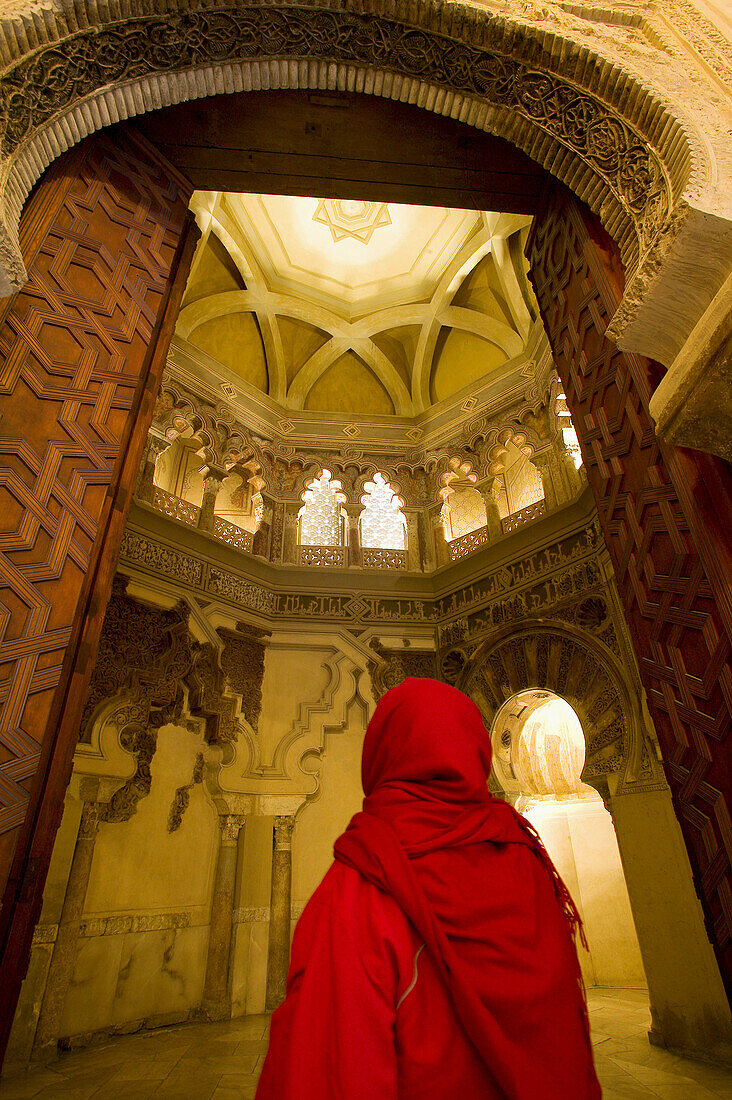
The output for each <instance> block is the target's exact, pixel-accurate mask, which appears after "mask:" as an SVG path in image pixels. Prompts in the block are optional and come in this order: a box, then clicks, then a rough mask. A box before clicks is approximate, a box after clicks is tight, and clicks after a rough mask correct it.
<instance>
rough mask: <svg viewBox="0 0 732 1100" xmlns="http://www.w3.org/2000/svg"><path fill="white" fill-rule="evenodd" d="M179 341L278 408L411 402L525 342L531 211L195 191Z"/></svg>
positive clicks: (410, 410)
mask: <svg viewBox="0 0 732 1100" xmlns="http://www.w3.org/2000/svg"><path fill="white" fill-rule="evenodd" d="M192 205H193V207H194V209H195V211H196V215H197V218H198V222H199V225H200V227H201V229H202V238H201V242H200V244H199V247H198V251H197V253H196V257H195V259H194V263H193V268H192V271H191V276H190V279H189V283H188V287H187V290H186V294H185V297H184V300H183V305H182V309H181V313H180V317H179V320H178V325H177V330H176V335H177V337H178V339H179V341H183V342H186V343H187V344H188V346H189V347H190V346H191V345H192V346H193V347H192V349H191V350H193V349H198V350H199V351H201V352H203V353H205V355H206V357H207V361H208V362H209V363H210V362H211V360H214V361H217V362H219V363H221V364H222V365H223V367H225V368H226V369H227V371H228V372H229V375H230V376H233V377H235V378H236V380H237V382H238V383H239V384H242V385H243V387H244V389H245V391H246V389H247V388H248V387H253V388H254V389H255V390H257V391H260V392H261V393H264V394H266V395H268V396H269V397H270V398H272V399H273V400H274V401H275V402H277V404H278V405H280V406H281V407H283V408H285V409H290V410H300V411H312V412H319V413H324V412H325V413H333V414H335V415H339V416H345V417H352V416H357V415H359V414H365V415H370V416H375V415H376V416H381V415H385V416H389V415H394V414H397V415H399V416H413V415H416V414H418V413H421V412H424V411H425V410H426V409H428V408H430V407H431V406H434V405H436V404H439V402H441V401H444V400H446V399H448V398H453V397H454V395H455V394H458V393H460V392H461V391H463V390H465V391H466V392H469V390H470V388H471V386H473V385H474V384H475V383H476V382H478V381H479V380H480V381H483V380H485V379H486V378H487V377H490V376H493V377H498V376H499V375H500V374H501V372H503V371H506V372H510V370H511V369H512V367H515V365H516V363H517V362H520V361H521V360H522V358H525V357H526V354H527V345H528V343H529V337H530V335H531V333H532V330H533V329H534V326H535V323H536V314H535V309H534V308H533V306H532V295H531V291H530V289H529V286H528V282H527V279H526V273H525V261H524V258H523V244H524V241H525V238H526V234H527V232H528V227H529V224H530V218H528V217H527V216H525V215H520V214H494V213H484V212H480V211H474V210H448V209H444V208H439V207H417V206H404V205H399V204H395V203H388V204H387V203H376V202H357V201H354V200H351V201H342V200H337V199H325V200H322V199H316V198H295V197H286V196H277V195H244V194H231V193H223V192H197V193H196V195H195V196H194V201H193V204H192Z"/></svg>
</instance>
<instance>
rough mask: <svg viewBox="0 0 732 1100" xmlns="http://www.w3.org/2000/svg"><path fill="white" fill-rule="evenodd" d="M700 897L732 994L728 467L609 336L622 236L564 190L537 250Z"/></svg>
mask: <svg viewBox="0 0 732 1100" xmlns="http://www.w3.org/2000/svg"><path fill="white" fill-rule="evenodd" d="M527 254H528V255H529V259H530V262H531V277H532V282H533V284H534V289H535V291H536V295H537V298H538V300H539V306H540V308H541V314H542V318H543V320H544V324H545V326H546V330H547V333H548V335H549V339H550V342H551V345H552V349H553V352H554V358H555V361H556V365H557V370H558V371H559V375H560V377H561V379H562V382H563V384H564V388H565V393H566V395H567V403H568V406H569V409H570V412H571V414H572V418H573V421H574V426H575V429H576V431H577V435H578V437H579V440H580V445H581V448H582V455H583V458H584V463H585V470H586V472H587V476H588V479H589V482H590V485H591V486H592V490H593V492H594V495H595V500H596V501H597V510H598V513H599V516H600V521H601V523H602V526H603V531H604V534H605V540H606V542H607V546H608V550H609V552H610V556H611V558H612V562H613V567H614V569H615V575H616V578H617V582H618V586H619V589H620V593H621V598H622V600H623V604H624V610H625V616H626V619H627V621H628V625H629V627H630V632H631V636H632V638H633V642H634V646H635V651H636V655H637V658H638V664H639V666H640V671H641V676H642V679H643V683H644V686H645V690H646V694H647V697H648V704H649V708H650V711H651V715H652V717H653V721H654V723H655V727H656V730H657V732H658V737H659V740H660V743H661V748H662V752H663V757H664V766H665V770H666V775H667V778H668V782H669V785H670V787H671V791H672V794H673V798H674V803H675V807H676V813H677V816H678V818H679V822H680V824H681V828H682V831H683V834H684V839H685V841H686V845H687V848H688V851H689V857H690V860H691V865H692V870H693V871H694V876H695V882H696V887H697V891H698V892H699V895H700V897H701V900H702V903H703V906H704V910H705V914H706V920H707V929H708V932H709V936H710V939H711V941H712V943H713V945H714V946H715V950H716V952H717V958H718V960H719V963H720V969H721V971H722V976H723V978H724V979H725V982H726V983H727V989H728V992H729V991H730V988H732V867H731V866H730V860H731V859H732V828H731V825H730V809H732V752H731V751H730V750H731V749H732V738H730V727H731V726H732V721H731V717H732V668H731V667H730V653H731V649H732V647H731V645H730V640H731V639H732V555H731V554H730V532H731V531H732V508H731V507H730V475H729V469H728V467H727V466H726V465H725V463H723V462H722V461H721V460H719V459H715V458H714V457H713V456H709V455H704V454H701V453H700V452H695V451H686V450H682V449H680V448H674V447H668V446H666V445H665V444H664V443H663V442H662V441H661V440H660V439H659V438H658V437H657V436H656V434H655V431H654V423H653V420H652V418H651V416H650V413H649V408H648V406H649V400H650V396H651V394H652V392H653V389H654V387H655V385H656V384H657V382H658V380H659V378H660V377H661V375H662V374H663V367H661V366H660V365H659V364H657V363H654V362H653V361H651V360H649V359H645V358H644V357H642V356H638V355H633V354H630V353H626V352H623V351H620V350H619V349H618V348H617V346H616V345H615V344H614V343H613V342H612V341H610V340H608V339H606V338H605V329H606V327H607V324H608V322H609V320H610V318H611V317H612V315H613V313H614V312H615V310H616V308H617V306H618V303H619V301H620V298H621V296H622V292H623V271H622V267H621V265H620V261H619V258H618V253H617V249H616V248H615V245H614V243H613V241H612V240H611V239H610V238H609V237H608V236H607V234H606V233H605V232H604V230H603V229H602V227H601V225H600V223H599V221H598V220H597V218H595V217H594V215H593V214H591V213H590V211H589V210H587V208H586V207H584V206H583V205H582V204H581V203H579V202H578V201H577V200H576V199H575V198H574V196H572V195H571V194H570V193H569V192H568V191H566V190H565V189H564V188H562V187H560V186H556V185H555V186H554V187H553V189H552V190H551V192H550V193H549V194H548V195H547V197H546V199H545V202H544V204H543V206H542V208H541V210H540V212H539V214H538V215H537V218H536V221H535V224H534V227H533V230H532V235H531V238H530V240H529V242H528V245H527Z"/></svg>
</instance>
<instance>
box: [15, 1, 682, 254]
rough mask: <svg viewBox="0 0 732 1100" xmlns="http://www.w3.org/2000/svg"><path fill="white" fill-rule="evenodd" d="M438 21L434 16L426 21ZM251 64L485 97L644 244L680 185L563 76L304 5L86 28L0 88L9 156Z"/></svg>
mask: <svg viewBox="0 0 732 1100" xmlns="http://www.w3.org/2000/svg"><path fill="white" fill-rule="evenodd" d="M430 15H432V12H431V10H430V9H426V14H425V15H424V16H423V19H424V21H425V22H427V21H428V17H429V16H430ZM473 18H475V16H473ZM434 22H435V23H438V20H436V19H435V20H434ZM461 29H467V28H462V27H461ZM474 37H475V38H476V39H477V38H478V35H477V34H476V35H475V36H474ZM252 58H273V59H274V58H277V59H287V60H295V59H302V60H306V59H308V60H315V61H319V60H322V61H326V62H327V61H333V62H336V63H337V62H345V63H352V64H356V65H359V66H368V67H374V68H376V69H378V70H381V71H387V72H393V73H398V74H400V75H403V76H408V77H412V78H416V79H419V80H423V81H425V82H428V83H430V84H433V85H436V86H438V87H444V88H447V89H450V90H454V91H456V92H460V93H467V94H469V95H472V96H475V97H478V98H479V99H480V100H482V101H483V102H486V103H489V104H491V105H493V106H495V107H499V108H505V109H508V110H510V111H512V112H516V113H517V114H519V115H521V116H522V117H523V118H525V119H527V120H528V121H530V122H531V123H533V124H534V125H535V126H538V127H540V128H541V129H542V130H543V131H545V132H546V133H548V134H550V135H552V136H553V137H554V138H556V139H557V140H558V141H560V142H561V143H562V144H563V145H565V146H566V147H567V148H569V149H571V150H572V151H573V152H574V153H575V154H576V155H577V156H578V157H580V158H581V159H582V160H583V161H584V162H585V163H586V164H587V165H588V166H589V167H590V168H591V169H592V171H593V173H594V174H596V175H597V176H599V177H601V178H602V180H604V181H605V183H606V184H607V186H608V187H609V189H610V190H611V191H612V193H613V194H614V195H615V196H616V198H617V200H618V201H619V202H620V204H621V205H622V207H623V208H624V209H625V210H626V211H627V213H628V215H629V216H630V218H631V220H632V221H633V223H634V225H635V227H636V232H637V234H638V236H639V239H640V241H641V244H642V243H643V242H644V241H647V240H648V239H650V238H651V237H653V236H654V235H655V234H656V233H657V232H658V231H659V229H660V228H661V227H662V226H663V225H664V224H665V222H666V220H667V218H668V216H669V213H670V210H671V207H672V194H671V185H670V181H669V178H668V176H667V174H666V171H665V169H664V165H663V163H662V161H661V159H660V158H659V156H658V155H657V154H656V152H655V151H654V149H653V148H652V146H651V144H650V143H649V142H648V141H647V140H645V139H644V138H643V136H642V135H641V134H640V133H639V132H638V131H637V130H636V129H635V128H634V127H633V126H632V125H631V124H630V123H629V121H628V120H627V119H625V118H624V117H622V115H621V113H620V112H619V111H618V110H615V109H613V108H612V107H611V106H609V105H608V104H607V103H606V102H604V101H603V100H602V99H601V98H600V97H599V96H597V95H594V94H592V93H590V92H589V91H587V90H586V89H584V88H581V87H579V86H578V85H577V84H575V83H573V82H571V81H569V80H566V79H563V77H562V76H560V75H558V74H557V73H555V72H551V71H548V70H544V69H542V68H540V67H539V66H537V65H535V64H533V65H532V64H529V63H528V61H524V60H521V59H519V58H518V57H516V56H513V55H509V53H507V52H506V53H504V52H499V50H496V49H491V48H489V47H488V46H485V45H473V44H472V43H469V42H466V41H463V40H460V39H458V38H456V37H453V36H451V35H449V34H445V33H441V32H440V31H438V30H436V29H433V28H432V27H431V26H425V25H423V26H418V25H412V24H410V23H409V22H407V21H406V20H400V19H395V18H390V17H388V16H387V15H385V14H384V15H380V16H378V17H375V16H374V15H373V14H371V13H364V12H359V11H353V10H350V11H345V10H333V9H329V8H320V7H317V6H309V5H306V4H299V5H287V6H284V5H283V6H276V5H271V4H251V5H246V6H244V5H242V6H239V7H235V6H230V7H220V8H218V9H211V8H208V9H205V10H201V11H197V10H195V9H194V10H188V11H185V12H168V13H166V14H165V15H162V16H161V15H151V16H147V17H141V18H134V19H129V20H125V21H118V22H110V23H106V24H104V25H102V26H99V25H92V26H87V27H84V28H82V29H81V30H79V31H77V32H76V33H75V34H72V35H70V36H69V37H68V38H66V39H65V40H63V41H62V42H56V43H53V44H51V45H47V46H45V47H42V48H40V49H38V50H36V51H35V52H34V53H33V54H31V55H29V56H26V57H24V58H23V59H22V60H20V61H19V62H17V63H16V64H15V65H14V66H12V67H11V68H10V69H9V70H8V71H7V72H6V74H5V76H4V78H3V80H2V86H1V88H0V119H1V120H2V121H1V122H0V143H1V148H2V154H3V156H5V157H7V156H8V155H9V154H11V153H13V152H14V151H15V150H16V149H18V148H19V147H20V146H21V145H22V144H23V143H24V142H26V141H27V140H28V139H29V138H30V137H31V136H32V135H33V133H34V132H35V131H37V130H38V129H39V128H41V127H42V126H43V125H44V124H45V123H48V122H49V121H51V120H52V119H54V118H55V117H56V116H59V115H61V114H62V113H64V112H67V111H68V110H69V109H70V108H72V107H73V106H74V105H75V104H76V103H78V102H79V101H81V100H82V99H83V98H84V97H86V96H89V95H92V94H93V93H95V92H97V91H98V90H99V89H102V88H105V87H110V86H115V85H120V84H123V83H125V82H130V81H138V80H140V79H144V78H145V77H146V76H149V75H154V74H161V73H174V72H176V71H186V70H190V69H191V68H195V67H198V66H204V65H210V64H215V65H222V64H224V63H227V62H228V63H231V62H237V61H246V60H248V59H252Z"/></svg>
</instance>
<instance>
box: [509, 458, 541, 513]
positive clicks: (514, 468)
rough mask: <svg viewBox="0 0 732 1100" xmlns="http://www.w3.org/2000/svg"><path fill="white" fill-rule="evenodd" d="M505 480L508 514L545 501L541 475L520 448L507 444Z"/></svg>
mask: <svg viewBox="0 0 732 1100" xmlns="http://www.w3.org/2000/svg"><path fill="white" fill-rule="evenodd" d="M503 476H504V480H505V484H506V500H507V504H508V512H509V514H510V515H513V514H514V513H515V512H521V511H523V509H524V508H528V507H529V506H530V505H532V504H537V503H538V502H539V501H540V500H543V499H544V484H543V482H542V480H541V474H540V473H539V471H538V470H537V468H536V466H534V465H533V463H532V462H529V459H528V457H527V455H526V453H525V452H524V450H523V449H522V448H520V447H517V446H516V444H515V443H513V442H509V443H507V444H506V459H505V471H504V475H503Z"/></svg>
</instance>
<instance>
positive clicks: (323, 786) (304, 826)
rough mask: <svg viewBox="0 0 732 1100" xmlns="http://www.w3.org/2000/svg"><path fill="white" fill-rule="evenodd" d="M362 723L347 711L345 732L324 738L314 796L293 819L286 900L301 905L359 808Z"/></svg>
mask: <svg viewBox="0 0 732 1100" xmlns="http://www.w3.org/2000/svg"><path fill="white" fill-rule="evenodd" d="M365 732H366V721H365V716H364V714H363V712H362V711H361V710H360V708H355V707H352V708H351V709H350V711H349V715H348V724H347V726H346V728H345V729H344V730H342V731H339V732H338V733H330V734H328V735H327V736H326V742H325V749H324V751H323V755H322V758H321V761H322V762H321V767H320V785H319V788H318V791H317V793H316V794H315V795H314V796H313V798H312V799H309V800H308V802H306V804H305V805H304V806H303V808H302V810H301V811H300V813H299V814H298V816H297V820H296V824H295V831H294V833H293V839H292V900H293V906H294V907H298V906H299V907H302V906H304V905H305V904H306V902H307V901H308V899H309V898H310V895H311V894H312V893H313V891H314V890H315V889H316V887H317V886H318V884H319V883H320V881H321V879H322V878H323V876H324V875H325V873H326V871H327V870H328V868H329V867H330V865H331V863H332V862H333V842H334V841H335V840H336V838H337V837H338V836H340V834H341V833H342V832H343V830H344V829H345V828H346V826H347V825H348V822H349V821H350V819H351V818H352V817H353V815H354V814H355V813H357V812H358V811H359V810H360V809H361V802H362V800H363V790H362V789H361V749H362V747H363V738H364V734H365Z"/></svg>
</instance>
